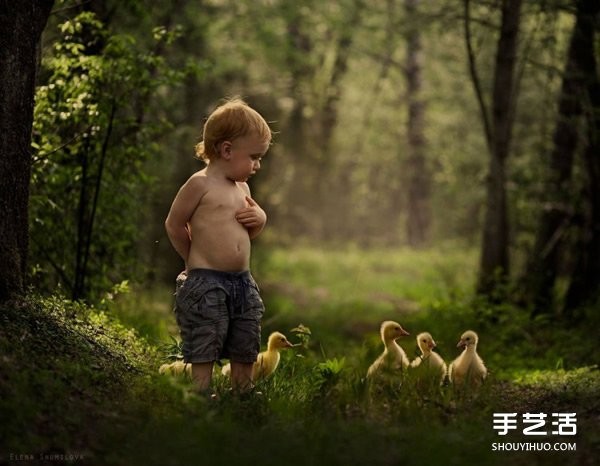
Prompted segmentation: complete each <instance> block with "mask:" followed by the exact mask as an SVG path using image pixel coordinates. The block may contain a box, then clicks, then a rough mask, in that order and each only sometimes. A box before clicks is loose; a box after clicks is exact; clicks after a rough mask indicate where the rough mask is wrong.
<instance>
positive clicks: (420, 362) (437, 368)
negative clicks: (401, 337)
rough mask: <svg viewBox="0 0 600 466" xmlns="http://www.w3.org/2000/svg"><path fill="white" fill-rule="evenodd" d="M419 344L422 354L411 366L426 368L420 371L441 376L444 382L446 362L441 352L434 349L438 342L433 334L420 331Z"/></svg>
mask: <svg viewBox="0 0 600 466" xmlns="http://www.w3.org/2000/svg"><path fill="white" fill-rule="evenodd" d="M417 345H418V346H419V349H420V350H421V356H418V357H417V358H415V360H414V361H413V362H411V363H410V366H411V367H413V368H417V367H418V368H421V369H420V370H424V372H420V374H422V375H423V376H432V377H433V376H437V377H439V379H440V383H443V381H444V377H446V363H445V362H444V360H443V359H442V357H441V356H440V355H439V354H437V353H436V352H435V351H433V348H435V347H436V344H435V341H433V337H432V336H431V334H430V333H428V332H423V333H419V335H418V336H417Z"/></svg>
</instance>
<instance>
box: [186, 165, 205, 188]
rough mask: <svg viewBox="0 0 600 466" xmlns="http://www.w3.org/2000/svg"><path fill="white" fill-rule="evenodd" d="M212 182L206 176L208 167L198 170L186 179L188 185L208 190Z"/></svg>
mask: <svg viewBox="0 0 600 466" xmlns="http://www.w3.org/2000/svg"><path fill="white" fill-rule="evenodd" d="M209 183H210V178H209V177H208V176H206V169H204V170H200V171H197V172H196V173H194V174H193V175H192V176H190V177H189V178H188V180H187V181H186V183H185V184H186V185H188V186H189V187H192V188H194V189H196V190H197V189H202V190H207V189H208V185H209Z"/></svg>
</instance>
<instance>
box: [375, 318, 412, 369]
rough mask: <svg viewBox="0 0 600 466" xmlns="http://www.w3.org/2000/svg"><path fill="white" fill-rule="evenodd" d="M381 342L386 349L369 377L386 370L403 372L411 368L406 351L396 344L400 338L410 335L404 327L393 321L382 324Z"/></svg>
mask: <svg viewBox="0 0 600 466" xmlns="http://www.w3.org/2000/svg"><path fill="white" fill-rule="evenodd" d="M380 334H381V341H383V345H384V347H385V349H384V351H383V354H381V356H379V357H378V358H377V359H376V360H375V362H374V363H373V364H371V367H369V370H368V371H367V377H372V376H374V375H375V374H376V373H378V372H381V371H384V370H390V369H391V370H398V369H400V370H402V369H406V368H407V367H408V366H409V361H408V358H407V357H406V353H405V352H404V350H403V349H402V348H401V347H400V345H398V343H396V340H397V339H398V338H400V337H403V336H406V335H410V333H408V332H407V331H406V330H404V329H403V328H402V326H401V325H400V324H399V323H397V322H393V321H391V320H386V321H385V322H383V323H382V324H381V329H380Z"/></svg>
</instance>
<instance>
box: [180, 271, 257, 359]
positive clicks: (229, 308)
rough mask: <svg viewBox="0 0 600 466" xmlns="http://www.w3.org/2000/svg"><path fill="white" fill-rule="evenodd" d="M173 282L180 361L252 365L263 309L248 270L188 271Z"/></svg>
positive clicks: (255, 354)
mask: <svg viewBox="0 0 600 466" xmlns="http://www.w3.org/2000/svg"><path fill="white" fill-rule="evenodd" d="M177 282H178V286H177V289H176V292H175V317H176V319H177V325H178V326H179V331H180V332H181V339H182V342H183V348H182V352H183V360H184V361H185V362H186V363H205V362H213V361H217V360H219V359H223V358H226V359H230V360H232V361H233V362H239V363H253V362H255V361H256V357H257V356H258V352H259V351H260V330H261V328H260V322H261V319H262V316H263V313H264V311H265V307H264V304H263V301H262V299H261V297H260V294H259V290H258V286H257V284H256V282H255V281H254V278H253V277H252V275H251V274H250V272H249V271H245V272H221V271H218V270H210V269H193V270H190V271H189V272H188V275H187V278H186V279H185V281H182V280H181V278H179V277H178V280H177Z"/></svg>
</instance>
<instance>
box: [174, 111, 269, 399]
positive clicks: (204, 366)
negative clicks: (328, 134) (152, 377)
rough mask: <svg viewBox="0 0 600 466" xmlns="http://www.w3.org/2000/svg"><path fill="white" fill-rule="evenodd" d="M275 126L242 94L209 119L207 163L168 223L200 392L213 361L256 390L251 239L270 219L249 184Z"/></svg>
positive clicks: (182, 322)
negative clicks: (180, 265) (180, 266)
mask: <svg viewBox="0 0 600 466" xmlns="http://www.w3.org/2000/svg"><path fill="white" fill-rule="evenodd" d="M270 143H271V130H270V129H269V125H268V124H267V123H266V121H265V120H264V119H263V118H262V117H261V116H260V114H259V113H258V112H256V111H255V110H254V109H252V108H251V107H249V106H248V105H247V104H246V103H245V102H244V101H242V100H241V99H234V100H231V101H228V102H226V103H225V104H223V105H221V106H219V107H217V109H216V110H215V111H214V112H213V113H212V114H211V115H210V116H209V117H208V119H207V121H206V123H205V125H204V131H203V141H202V142H201V143H200V144H198V145H197V146H196V154H197V155H198V157H199V158H201V159H203V160H204V161H205V162H206V163H207V164H208V165H207V167H206V168H204V169H203V170H200V171H199V172H197V173H195V174H193V175H192V176H191V177H190V178H189V179H188V181H187V182H186V183H185V184H184V185H183V186H182V187H181V189H180V190H179V192H178V193H177V195H176V196H175V200H174V201H173V205H172V206H171V210H170V211H169V215H168V216H167V219H166V221H165V227H166V230H167V234H168V236H169V239H170V241H171V244H172V245H173V247H174V248H175V250H176V251H177V252H178V253H179V255H180V256H181V257H182V258H183V260H184V262H185V271H184V272H185V273H186V274H187V278H186V279H185V281H184V282H183V285H181V287H180V288H179V289H178V291H177V294H176V306H175V314H176V318H177V324H178V326H179V329H180V332H181V337H182V341H183V357H184V361H185V362H186V363H191V364H192V379H193V380H194V382H195V384H196V386H197V388H198V390H199V391H201V392H205V391H207V390H208V389H209V387H210V382H211V376H212V369H213V363H214V362H215V361H216V360H219V359H221V358H228V359H230V361H231V382H232V387H233V389H234V390H235V391H246V390H248V389H249V388H250V387H251V377H252V364H253V363H254V361H255V360H256V357H257V355H258V352H259V349H260V322H261V319H262V315H263V313H264V305H263V302H262V300H261V298H260V295H259V292H258V286H257V285H256V282H255V281H254V278H253V277H252V275H251V274H250V271H249V268H250V240H251V239H253V238H255V237H256V236H258V235H259V234H260V232H261V231H262V229H263V227H264V225H265V222H266V220H267V216H266V214H265V212H264V211H263V210H262V209H261V208H260V206H259V205H258V204H257V203H256V201H254V200H253V199H252V197H251V195H250V189H249V187H248V184H247V183H246V181H247V180H248V178H249V177H250V176H252V175H254V174H255V173H256V172H257V171H258V170H259V169H260V163H261V158H262V157H263V156H264V155H265V153H266V152H267V150H268V148H269V145H270Z"/></svg>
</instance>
